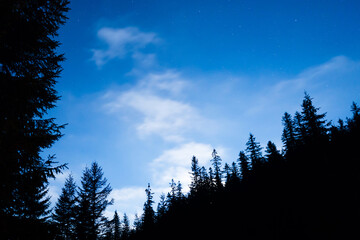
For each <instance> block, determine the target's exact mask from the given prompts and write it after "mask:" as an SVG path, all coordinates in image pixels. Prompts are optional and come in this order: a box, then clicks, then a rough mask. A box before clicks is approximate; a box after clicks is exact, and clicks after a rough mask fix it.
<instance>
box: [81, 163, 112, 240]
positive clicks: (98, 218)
mask: <svg viewBox="0 0 360 240" xmlns="http://www.w3.org/2000/svg"><path fill="white" fill-rule="evenodd" d="M103 175H104V173H103V172H102V168H101V167H100V166H99V165H98V164H97V163H96V162H93V163H92V164H91V168H85V171H84V172H83V176H82V178H81V188H80V189H79V191H78V207H77V208H78V209H77V212H78V214H77V219H76V221H77V238H78V239H79V240H85V239H86V240H88V239H89V240H96V239H97V238H98V237H99V236H100V235H101V234H102V232H101V228H102V227H103V225H104V224H105V222H106V221H105V220H106V219H105V218H104V217H103V213H104V211H105V209H106V207H107V206H109V205H111V204H112V202H113V201H112V200H111V201H109V200H108V199H107V198H108V196H109V194H110V192H111V187H110V184H107V179H106V178H104V177H103Z"/></svg>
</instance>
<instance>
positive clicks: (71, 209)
mask: <svg viewBox="0 0 360 240" xmlns="http://www.w3.org/2000/svg"><path fill="white" fill-rule="evenodd" d="M75 194H76V185H75V182H74V178H73V177H72V175H69V177H68V178H67V179H66V181H65V186H64V187H63V188H62V190H61V195H60V196H59V199H58V202H57V203H56V205H55V209H54V214H53V216H52V219H53V221H54V222H55V224H56V227H57V228H58V232H59V235H60V238H61V239H64V240H70V239H74V238H75V218H76V205H75V204H76V195H75Z"/></svg>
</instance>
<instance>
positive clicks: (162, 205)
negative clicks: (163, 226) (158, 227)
mask: <svg viewBox="0 0 360 240" xmlns="http://www.w3.org/2000/svg"><path fill="white" fill-rule="evenodd" d="M165 199H166V198H165V194H164V193H162V194H161V195H160V201H159V203H158V206H157V209H156V212H157V213H156V219H157V220H158V221H159V220H160V219H161V218H162V217H164V215H165V213H166V200H165Z"/></svg>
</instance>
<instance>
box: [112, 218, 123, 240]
mask: <svg viewBox="0 0 360 240" xmlns="http://www.w3.org/2000/svg"><path fill="white" fill-rule="evenodd" d="M112 222H113V226H114V230H113V240H120V237H121V225H120V218H119V215H118V213H117V211H115V213H114V217H113V219H112Z"/></svg>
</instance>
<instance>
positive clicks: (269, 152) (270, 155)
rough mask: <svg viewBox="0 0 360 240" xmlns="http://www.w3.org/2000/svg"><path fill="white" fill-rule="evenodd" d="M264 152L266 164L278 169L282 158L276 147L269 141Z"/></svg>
mask: <svg viewBox="0 0 360 240" xmlns="http://www.w3.org/2000/svg"><path fill="white" fill-rule="evenodd" d="M265 152H266V155H265V157H266V159H267V162H268V163H269V164H270V165H272V166H274V167H279V165H280V163H281V162H282V158H283V157H282V155H281V154H280V152H279V150H277V148H276V145H275V144H274V143H273V142H271V141H269V142H268V144H267V146H266V150H265Z"/></svg>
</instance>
